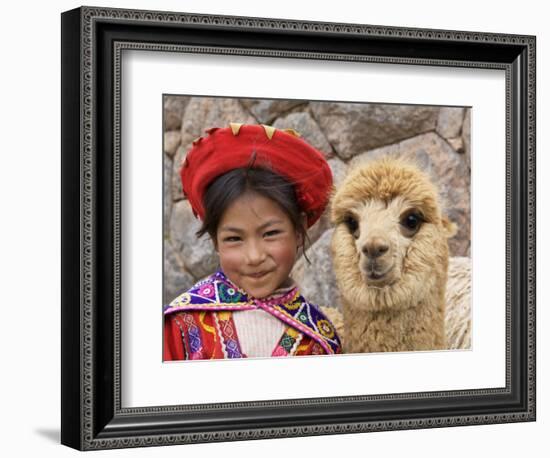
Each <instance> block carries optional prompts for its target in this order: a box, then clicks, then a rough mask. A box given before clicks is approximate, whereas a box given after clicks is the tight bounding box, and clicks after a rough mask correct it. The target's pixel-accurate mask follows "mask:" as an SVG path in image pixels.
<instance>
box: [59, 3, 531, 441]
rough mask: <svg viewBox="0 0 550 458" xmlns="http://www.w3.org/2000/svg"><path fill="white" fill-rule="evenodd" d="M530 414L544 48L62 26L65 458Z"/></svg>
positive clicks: (415, 34) (85, 17) (434, 35)
mask: <svg viewBox="0 0 550 458" xmlns="http://www.w3.org/2000/svg"><path fill="white" fill-rule="evenodd" d="M255 177H256V178H255ZM277 180H279V181H277ZM243 183H244V184H243ZM285 186H286V187H285ZM284 189H287V191H288V192H287V191H284ZM286 192H287V193H286ZM285 193H286V194H285ZM293 209H294V210H293ZM216 215H217V216H216ZM295 356H296V357H295ZM534 419H535V38H534V37H532V36H518V35H497V34H490V33H473V32H457V31H443V30H424V29H408V28H396V27H382V26H371V25H357V24H336V23H315V22H300V21H291V20H281V19H262V18H247V17H228V16H206V15H197V14H185V13H167V12H151V11H132V10H119V9H104V8H95V7H82V8H79V9H76V10H72V11H68V12H65V13H63V15H62V443H64V444H65V445H68V446H70V447H74V448H77V449H80V450H92V449H105V448H121V447H138V446H151V445H168V444H184V443H196V442H212V441H231V440H248V439H258V438H276V437H289V436H306V435H319V434H337V433H351V432H369V431H386V430H399V429H412V428H429V427H444V426H455V425H473V424H487V423H504V422H516V421H533V420H534Z"/></svg>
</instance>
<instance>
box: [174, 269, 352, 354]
mask: <svg viewBox="0 0 550 458" xmlns="http://www.w3.org/2000/svg"><path fill="white" fill-rule="evenodd" d="M250 310H263V311H265V312H267V313H269V314H270V315H271V316H273V317H275V318H276V319H278V320H279V321H280V322H282V323H283V324H284V326H282V329H284V331H283V332H282V335H281V336H280V338H279V339H278V341H277V343H276V345H275V346H274V348H273V350H272V351H271V352H270V354H267V355H265V356H301V355H333V354H337V353H341V351H342V350H341V344H340V339H339V338H338V335H337V334H336V330H335V328H334V326H333V324H332V323H331V322H330V320H329V319H328V318H327V317H326V316H325V315H324V314H323V313H322V312H321V310H320V309H319V307H317V306H316V305H314V304H311V303H309V302H308V301H307V300H306V299H304V297H303V296H302V295H301V294H300V292H299V290H298V287H296V286H294V287H292V288H290V289H287V290H286V291H284V292H277V293H275V294H274V295H272V296H269V297H267V298H263V299H256V298H253V297H250V296H248V295H247V294H246V292H244V291H242V290H241V289H239V288H238V287H237V286H235V285H234V284H233V283H232V282H231V281H230V280H229V279H228V278H227V277H226V276H225V274H224V273H223V272H222V271H221V270H220V271H217V272H216V273H214V274H213V275H211V276H209V277H207V278H205V279H204V280H201V281H200V282H198V283H197V284H195V285H194V286H193V287H191V289H189V290H188V291H187V292H185V293H183V294H181V295H180V296H178V297H177V298H176V299H174V300H173V301H172V302H171V303H170V304H169V305H168V306H166V307H165V309H164V315H165V321H164V360H165V361H171V360H182V359H224V358H246V357H247V355H246V354H245V353H244V352H243V350H242V345H241V343H240V341H239V336H238V334H237V328H236V326H235V321H234V319H233V318H234V315H233V314H235V313H246V311H250ZM258 338H261V336H258Z"/></svg>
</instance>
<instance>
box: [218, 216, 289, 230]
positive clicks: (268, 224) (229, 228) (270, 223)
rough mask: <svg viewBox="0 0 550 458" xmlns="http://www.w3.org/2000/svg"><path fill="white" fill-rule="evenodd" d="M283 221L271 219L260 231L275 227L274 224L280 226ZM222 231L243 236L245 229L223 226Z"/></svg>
mask: <svg viewBox="0 0 550 458" xmlns="http://www.w3.org/2000/svg"><path fill="white" fill-rule="evenodd" d="M282 222H283V221H282V220H280V219H270V220H269V221H266V222H265V223H264V224H262V225H261V226H260V227H259V228H258V230H259V231H261V230H263V229H265V228H266V227H268V226H271V225H274V224H280V223H282ZM220 231H230V232H237V233H239V234H242V233H243V232H244V230H243V229H241V228H238V227H234V226H223V227H221V228H220Z"/></svg>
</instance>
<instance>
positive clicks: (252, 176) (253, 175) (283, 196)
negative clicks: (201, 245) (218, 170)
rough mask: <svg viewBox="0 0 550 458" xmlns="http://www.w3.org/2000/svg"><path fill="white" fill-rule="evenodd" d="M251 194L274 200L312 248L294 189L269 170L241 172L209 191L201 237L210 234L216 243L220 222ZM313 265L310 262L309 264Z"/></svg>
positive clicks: (224, 177) (219, 181)
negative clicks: (228, 211)
mask: <svg viewBox="0 0 550 458" xmlns="http://www.w3.org/2000/svg"><path fill="white" fill-rule="evenodd" d="M247 192H252V193H257V194H260V195H262V196H264V197H267V198H268V199H271V200H273V201H274V202H275V203H277V204H278V205H279V207H281V209H282V210H283V211H284V212H285V213H286V215H287V216H288V217H289V218H290V221H291V222H292V225H293V226H294V229H295V230H296V231H298V233H299V234H300V235H301V236H302V240H303V241H304V256H305V257H306V260H308V259H307V256H306V255H305V243H306V241H307V242H308V244H309V238H308V235H307V230H306V228H305V226H304V224H303V220H302V218H303V212H302V211H301V210H300V207H299V206H298V202H297V199H296V192H295V190H294V186H292V184H291V183H290V182H289V181H287V180H286V179H285V178H283V177H282V176H280V175H278V174H277V173H275V172H273V171H271V170H269V169H266V168H250V167H246V168H238V169H233V170H231V171H230V172H227V173H225V174H223V175H220V176H219V177H218V178H216V179H215V180H214V181H213V182H212V183H210V184H209V185H208V187H207V188H206V192H205V193H204V197H203V205H204V219H203V222H202V226H201V228H200V229H199V230H198V231H197V236H198V237H202V236H203V235H204V234H206V233H208V234H209V235H210V237H211V238H212V240H213V241H214V243H215V241H216V234H217V232H218V226H219V224H220V220H221V218H222V216H223V214H224V212H225V210H227V208H228V207H229V206H230V205H231V204H232V203H233V202H234V201H235V200H237V199H238V198H239V197H241V196H242V195H244V194H245V193H247ZM308 262H309V260H308Z"/></svg>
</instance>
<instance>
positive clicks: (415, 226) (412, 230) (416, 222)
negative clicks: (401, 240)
mask: <svg viewBox="0 0 550 458" xmlns="http://www.w3.org/2000/svg"><path fill="white" fill-rule="evenodd" d="M423 222H424V220H423V218H422V215H420V213H417V212H411V213H407V214H405V216H403V218H401V221H400V223H401V226H402V227H403V232H404V235H406V236H407V237H412V236H413V235H414V234H416V233H417V232H418V230H419V229H420V226H421V225H422V223H423Z"/></svg>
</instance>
